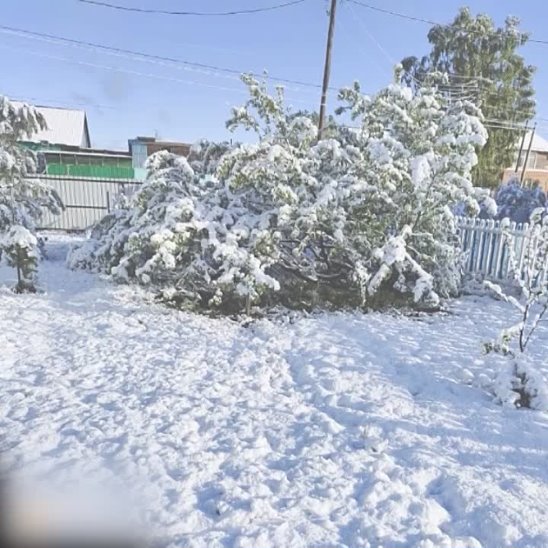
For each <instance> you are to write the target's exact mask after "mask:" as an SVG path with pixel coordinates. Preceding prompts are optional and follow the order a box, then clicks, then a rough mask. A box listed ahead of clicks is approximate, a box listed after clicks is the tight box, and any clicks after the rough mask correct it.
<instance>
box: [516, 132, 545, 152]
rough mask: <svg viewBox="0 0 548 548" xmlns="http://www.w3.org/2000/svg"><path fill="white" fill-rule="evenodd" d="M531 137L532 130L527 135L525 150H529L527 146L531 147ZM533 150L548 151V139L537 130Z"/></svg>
mask: <svg viewBox="0 0 548 548" xmlns="http://www.w3.org/2000/svg"><path fill="white" fill-rule="evenodd" d="M530 139H531V132H530V131H528V132H527V135H526V136H525V142H524V145H523V147H524V148H525V150H527V148H528V147H529V141H530ZM520 144H521V143H518V148H519V145H520ZM531 150H534V151H536V152H548V141H547V140H546V139H544V137H541V136H540V135H539V134H538V133H536V132H535V134H534V135H533V144H532V145H531Z"/></svg>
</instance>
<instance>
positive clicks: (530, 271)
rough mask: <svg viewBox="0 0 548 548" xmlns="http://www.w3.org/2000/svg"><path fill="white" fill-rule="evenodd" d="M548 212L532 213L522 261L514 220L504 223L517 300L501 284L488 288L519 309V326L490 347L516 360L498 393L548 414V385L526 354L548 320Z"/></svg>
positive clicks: (503, 399) (504, 373)
mask: <svg viewBox="0 0 548 548" xmlns="http://www.w3.org/2000/svg"><path fill="white" fill-rule="evenodd" d="M544 213H545V211H544V209H543V208H538V209H536V210H535V211H534V212H533V214H532V215H531V219H530V228H529V231H528V233H527V236H526V241H525V243H524V248H523V254H522V256H521V258H520V260H518V259H517V257H516V253H515V249H516V246H515V245H514V241H513V240H514V238H515V236H513V234H512V232H511V231H510V230H509V225H510V220H509V219H508V218H507V219H506V220H505V223H504V232H503V234H504V239H505V241H506V244H507V249H508V254H509V261H510V263H509V265H510V272H511V273H512V280H513V281H514V287H517V288H518V290H519V295H518V296H517V297H515V296H514V295H512V293H511V292H505V291H504V289H503V288H502V287H501V286H500V285H497V284H494V283H492V282H489V281H486V282H485V285H486V286H487V287H488V288H489V289H490V290H491V291H492V292H493V293H494V294H495V295H496V296H497V297H498V298H500V299H501V300H503V301H505V302H507V303H509V304H510V305H511V306H512V307H513V308H514V309H515V311H516V320H517V321H516V323H514V324H513V325H512V326H510V327H508V328H505V329H503V330H502V331H501V333H500V335H499V337H498V339H497V340H496V341H493V342H489V343H487V344H486V345H485V349H486V351H487V352H497V353H499V354H502V355H504V356H507V357H509V358H510V360H509V363H508V364H507V367H506V368H504V369H503V371H501V373H500V374H499V375H498V378H497V379H496V381H495V385H494V391H495V395H496V397H497V398H498V400H499V401H500V402H501V403H503V404H510V405H514V406H516V407H532V408H536V409H544V410H548V386H547V384H546V382H545V381H544V379H543V378H542V376H541V374H540V373H539V372H538V370H535V368H534V367H531V365H530V364H529V363H528V361H527V359H526V354H525V352H526V350H527V348H528V347H529V344H530V343H531V341H532V340H533V339H534V335H535V333H536V331H537V329H538V328H539V326H540V324H541V322H542V321H543V319H544V318H546V317H548V315H547V312H548V217H547V216H546V215H545V214H544Z"/></svg>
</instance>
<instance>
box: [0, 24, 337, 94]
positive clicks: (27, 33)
mask: <svg viewBox="0 0 548 548" xmlns="http://www.w3.org/2000/svg"><path fill="white" fill-rule="evenodd" d="M0 32H5V33H11V34H16V35H22V36H27V37H29V36H30V37H34V38H38V39H47V40H53V41H57V42H63V43H66V44H72V45H76V46H80V47H87V48H94V49H99V50H102V51H109V52H112V53H116V54H118V55H132V56H136V57H141V58H143V59H152V60H155V61H164V62H168V63H173V64H175V65H182V66H186V67H194V68H199V69H206V70H212V71H217V72H222V73H226V74H232V75H237V76H240V75H241V74H242V73H246V72H247V73H250V71H245V70H237V69H231V68H227V67H220V66H217V65H209V64H206V63H198V62H195V61H187V60H185V59H177V58H175V57H166V56H162V55H154V54H151V53H145V52H142V51H135V50H129V49H124V48H117V47H112V46H105V45H103V44H97V43H94V42H86V41H84V40H75V39H72V38H66V37H63V36H57V35H54V34H47V33H43V32H34V31H30V30H26V29H20V28H16V27H9V26H6V25H0ZM251 74H253V73H251ZM262 76H263V77H264V78H265V79H266V80H272V81H274V82H280V83H284V84H294V85H297V86H303V87H309V88H315V89H321V87H322V86H321V84H314V83H311V82H303V81H301V80H292V79H289V78H281V77H278V76H272V75H270V74H264V75H262ZM329 90H331V91H337V88H334V87H329Z"/></svg>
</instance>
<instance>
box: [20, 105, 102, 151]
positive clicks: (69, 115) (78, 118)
mask: <svg viewBox="0 0 548 548" xmlns="http://www.w3.org/2000/svg"><path fill="white" fill-rule="evenodd" d="M35 108H36V110H37V111H38V112H40V114H42V116H43V117H44V118H45V119H46V124H47V126H48V128H47V129H45V130H41V131H38V132H37V133H35V134H34V135H33V136H32V138H31V139H30V140H31V141H32V142H34V143H39V142H41V141H47V142H48V143H52V144H57V145H70V146H76V147H83V148H90V146H91V143H90V142H89V132H88V128H87V119H86V113H85V111H83V110H75V109H68V108H55V107H41V106H37V107H35Z"/></svg>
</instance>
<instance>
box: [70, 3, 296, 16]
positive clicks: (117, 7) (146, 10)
mask: <svg viewBox="0 0 548 548" xmlns="http://www.w3.org/2000/svg"><path fill="white" fill-rule="evenodd" d="M76 1H77V2H80V3H82V4H89V5H92V6H98V7H101V8H108V9H112V10H117V11H126V12H133V13H148V14H153V15H191V16H198V17H220V16H226V15H250V14H253V13H263V12H266V11H274V10H279V9H282V8H288V7H290V6H295V5H297V4H302V3H303V2H305V1H306V0H292V1H291V2H285V3H283V4H275V5H274V6H266V7H264V8H249V9H244V10H234V11H217V12H205V11H170V10H158V9H152V8H135V7H131V6H122V5H120V4H111V3H110V2H100V1H99V0H76Z"/></svg>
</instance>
